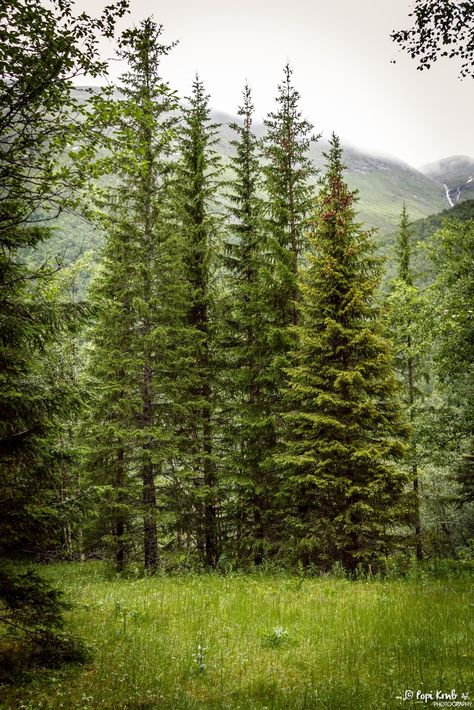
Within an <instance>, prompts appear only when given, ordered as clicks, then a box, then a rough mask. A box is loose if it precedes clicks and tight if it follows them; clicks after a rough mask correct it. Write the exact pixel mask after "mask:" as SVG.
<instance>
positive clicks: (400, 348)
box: [388, 204, 424, 560]
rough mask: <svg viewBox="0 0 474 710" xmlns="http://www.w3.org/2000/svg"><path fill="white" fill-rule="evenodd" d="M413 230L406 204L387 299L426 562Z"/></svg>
mask: <svg viewBox="0 0 474 710" xmlns="http://www.w3.org/2000/svg"><path fill="white" fill-rule="evenodd" d="M412 238H413V230H412V227H411V224H410V221H409V217H408V213H407V209H406V205H405V204H403V207H402V213H401V217H400V226H399V230H398V235H397V241H396V263H397V273H396V278H395V280H394V282H393V283H392V288H391V293H390V296H389V299H388V302H389V306H390V310H389V321H390V326H391V334H392V337H393V339H394V342H395V346H396V370H397V372H398V373H399V376H400V379H401V381H402V383H403V392H404V399H405V402H406V405H407V410H408V416H409V421H410V426H411V429H412V435H411V446H410V454H409V460H410V468H411V481H412V486H413V496H412V506H411V507H412V510H413V518H414V528H415V551H416V558H417V559H418V560H421V559H422V558H423V545H422V535H421V515H420V483H419V473H418V455H417V447H416V443H415V441H416V438H415V437H416V431H415V429H416V419H417V411H416V403H417V400H419V398H420V394H421V392H420V389H419V381H420V378H421V374H422V364H421V357H422V353H423V349H424V342H423V338H422V337H421V334H420V324H419V321H418V319H419V317H420V313H422V312H423V310H424V309H423V303H422V298H421V294H420V292H419V290H418V289H417V288H416V286H415V285H414V274H413V268H412V243H411V241H412Z"/></svg>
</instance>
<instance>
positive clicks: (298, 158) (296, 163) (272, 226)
mask: <svg viewBox="0 0 474 710" xmlns="http://www.w3.org/2000/svg"><path fill="white" fill-rule="evenodd" d="M292 74H293V71H292V69H291V67H290V66H289V65H288V64H287V65H286V66H285V68H284V76H283V81H282V83H281V84H280V85H279V86H278V96H277V99H276V100H277V104H278V108H277V110H276V111H275V112H272V113H270V114H269V115H268V116H267V118H266V119H265V122H264V123H265V126H266V128H267V133H266V136H265V138H264V140H263V155H264V158H265V165H264V166H263V173H264V177H265V181H264V184H265V191H266V194H267V225H266V226H267V230H268V242H269V249H270V251H271V256H272V259H273V261H274V269H273V274H272V276H273V280H274V284H273V290H274V293H273V294H272V296H273V299H274V300H275V303H274V306H273V307H274V309H275V310H276V311H278V313H279V318H278V320H277V321H276V322H275V329H278V330H281V331H282V332H281V333H280V334H279V337H280V338H281V340H282V349H283V350H284V344H285V341H286V337H285V334H284V329H285V328H286V326H287V325H289V324H295V323H296V322H297V318H298V311H297V307H296V301H297V298H298V278H297V277H298V267H299V265H300V262H301V257H302V255H303V253H304V252H305V250H306V243H305V242H306V239H305V233H306V226H307V218H308V216H309V214H310V211H311V205H312V199H313V196H314V186H313V185H311V184H310V180H311V178H314V176H315V175H316V169H315V167H314V164H313V162H312V161H311V159H310V158H309V156H308V150H309V148H310V146H311V143H312V142H314V141H316V140H318V138H319V136H314V135H313V133H312V131H313V126H312V125H311V124H310V123H309V122H308V121H307V120H306V119H304V118H302V114H301V111H300V108H299V103H300V95H299V93H298V91H297V90H296V89H295V87H294V86H293V84H292ZM276 337H277V335H276V334H275V338H276Z"/></svg>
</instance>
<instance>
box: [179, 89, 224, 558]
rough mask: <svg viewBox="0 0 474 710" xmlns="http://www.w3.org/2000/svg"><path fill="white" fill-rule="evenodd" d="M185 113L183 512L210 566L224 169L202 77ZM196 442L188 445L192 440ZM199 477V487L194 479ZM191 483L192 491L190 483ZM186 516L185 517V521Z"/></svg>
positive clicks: (214, 542) (214, 547)
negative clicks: (219, 197)
mask: <svg viewBox="0 0 474 710" xmlns="http://www.w3.org/2000/svg"><path fill="white" fill-rule="evenodd" d="M188 101H189V103H188V105H187V106H186V107H185V108H184V110H183V114H184V115H183V125H182V128H181V131H180V157H179V161H178V164H177V173H176V182H175V189H174V200H175V205H176V213H177V219H178V231H179V233H180V235H181V237H180V239H181V240H182V242H183V249H184V259H185V267H186V281H187V284H188V287H189V304H188V308H187V314H186V323H187V326H188V328H189V329H190V330H189V333H190V335H191V341H189V340H188V341H187V342H191V344H190V347H189V350H188V356H187V366H186V368H185V370H184V371H183V379H182V386H183V392H182V398H181V400H180V402H181V409H182V413H183V417H182V442H183V446H184V447H185V449H184V450H183V453H184V457H185V465H184V466H183V467H182V470H181V473H180V475H181V480H182V481H183V484H184V486H185V487H184V489H183V494H184V495H185V498H186V500H187V501H192V509H190V507H189V503H187V504H186V507H185V508H184V510H182V513H181V518H182V524H183V528H184V529H186V528H187V532H188V533H191V531H190V530H189V525H190V524H191V525H192V526H193V528H194V529H193V530H192V534H193V535H194V537H195V541H196V546H197V549H198V551H199V553H200V554H201V556H202V559H203V560H204V562H205V564H206V565H207V566H209V567H214V566H215V565H216V564H217V560H218V556H219V540H218V523H217V505H218V481H217V455H216V451H215V450H214V444H215V431H214V430H215V416H216V398H217V392H216V388H215V382H216V361H215V346H214V344H215V319H214V315H215V292H214V291H215V289H214V286H215V278H216V269H215V254H216V250H217V241H218V238H219V219H218V217H217V215H216V210H217V205H216V195H217V190H218V187H219V180H218V177H219V175H220V173H221V170H222V169H221V166H220V161H219V158H218V155H217V153H216V150H215V145H216V143H217V138H216V132H217V128H218V126H217V125H216V124H213V123H211V122H210V119H209V114H210V111H209V97H208V96H207V95H206V93H205V90H204V86H203V83H202V82H201V81H200V79H199V78H198V77H196V79H195V80H194V83H193V91H192V95H191V97H190V98H189V99H188ZM186 441H187V442H188V445H186V443H185V442H186ZM189 479H191V481H190V480H189ZM189 482H191V483H192V486H191V487H190V486H189V485H187V483H189ZM183 518H184V519H183Z"/></svg>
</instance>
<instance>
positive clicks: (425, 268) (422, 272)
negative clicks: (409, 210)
mask: <svg viewBox="0 0 474 710" xmlns="http://www.w3.org/2000/svg"><path fill="white" fill-rule="evenodd" d="M410 218H411V215H410ZM445 219H458V220H461V221H466V220H469V219H472V220H474V200H464V201H462V202H459V203H458V204H456V205H455V206H454V207H448V209H445V210H442V212H438V213H437V214H432V215H430V216H429V217H425V218H424V219H419V220H416V221H414V222H413V223H412V229H413V244H414V245H415V247H414V251H413V266H414V270H415V272H416V273H417V276H418V279H419V283H421V284H426V283H429V282H430V281H432V279H433V277H434V274H433V273H432V266H431V262H430V260H429V258H428V254H427V251H426V244H427V242H428V241H429V239H430V237H432V235H433V234H434V233H435V232H437V231H438V229H440V228H441V227H442V225H443V222H444V220H445ZM395 237H396V232H395V231H394V232H392V233H391V234H390V235H388V238H387V241H386V248H385V249H383V247H382V250H383V251H384V253H385V255H386V256H387V257H388V258H387V262H386V271H385V278H384V282H385V283H387V282H388V280H389V279H390V278H392V277H393V276H394V273H393V264H394V258H393V257H394V253H393V249H394V245H395Z"/></svg>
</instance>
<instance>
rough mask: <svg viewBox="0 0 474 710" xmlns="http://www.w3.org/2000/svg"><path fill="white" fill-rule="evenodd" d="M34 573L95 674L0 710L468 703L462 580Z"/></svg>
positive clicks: (472, 670) (79, 672) (27, 689)
mask: <svg viewBox="0 0 474 710" xmlns="http://www.w3.org/2000/svg"><path fill="white" fill-rule="evenodd" d="M42 571H43V573H44V574H45V575H46V576H47V577H48V578H50V579H52V580H54V581H55V582H56V583H58V584H59V585H60V586H61V587H62V588H63V589H64V590H65V591H66V593H67V596H68V598H69V599H71V600H72V601H73V602H74V603H75V604H76V607H75V608H74V609H73V611H71V612H70V613H69V624H70V627H71V628H72V629H73V631H74V632H75V633H77V634H80V635H81V636H82V637H83V638H84V639H85V640H86V641H87V642H88V643H89V644H90V646H91V647H92V649H93V653H94V660H93V662H92V663H91V664H90V665H88V666H83V667H69V668H66V669H63V670H60V671H59V670H54V671H52V670H47V671H46V670H37V671H35V672H34V673H33V679H32V680H31V681H30V682H29V683H26V684H24V685H23V686H21V687H17V688H11V687H10V688H6V687H4V688H3V689H1V691H0V698H3V700H2V701H0V706H1V707H2V708H31V709H34V710H37V709H39V708H47V709H48V710H49V709H55V708H66V709H67V710H69V709H72V708H91V709H92V708H94V709H95V708H133V709H134V710H138V709H139V708H140V709H145V708H160V709H165V708H169V709H170V710H180V709H183V710H184V709H185V708H186V709H191V708H222V709H223V708H232V709H237V708H258V709H259V710H263V708H268V710H270V709H272V710H273V709H277V708H278V709H281V710H283V709H285V710H297V709H300V708H301V709H302V708H308V709H309V708H330V709H334V710H343V709H344V708H354V710H370V709H372V708H373V709H374V710H382V709H383V708H397V707H400V708H402V707H405V708H406V707H410V706H411V705H410V703H408V702H402V701H399V700H397V696H399V695H402V694H403V692H404V691H405V690H407V689H411V690H413V691H415V692H416V690H418V689H419V690H422V691H423V690H424V691H436V690H441V691H449V690H451V689H452V688H455V689H456V691H457V692H458V693H461V692H470V693H471V699H472V700H474V692H473V691H474V682H473V681H474V663H473V656H472V653H471V650H472V638H473V625H474V624H473V614H472V612H473V609H472V607H473V602H474V598H473V594H472V577H471V578H469V576H468V575H458V576H453V577H451V578H449V577H446V578H442V579H441V578H440V579H435V578H432V577H429V576H427V575H418V577H417V578H414V579H407V580H392V581H390V580H386V581H378V580H370V581H358V582H350V581H347V580H345V579H334V578H324V577H322V578H305V579H303V580H302V579H300V578H297V577H291V576H285V575H273V576H271V575H267V576H265V575H246V576H245V575H241V576H239V575H235V576H217V575H187V576H169V577H165V576H158V577H155V578H154V579H137V580H112V581H111V580H108V579H107V575H106V572H105V568H104V567H103V565H101V564H98V563H85V564H60V565H50V566H48V567H44V568H42ZM2 691H3V692H2ZM417 707H421V706H420V705H418V706H417ZM473 707H474V703H473Z"/></svg>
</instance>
